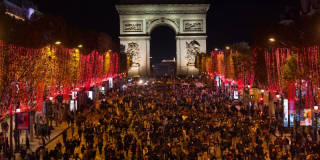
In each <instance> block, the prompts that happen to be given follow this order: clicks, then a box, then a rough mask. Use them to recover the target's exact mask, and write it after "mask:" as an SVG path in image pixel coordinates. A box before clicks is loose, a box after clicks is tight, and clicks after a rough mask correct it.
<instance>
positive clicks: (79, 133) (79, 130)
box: [78, 127, 83, 142]
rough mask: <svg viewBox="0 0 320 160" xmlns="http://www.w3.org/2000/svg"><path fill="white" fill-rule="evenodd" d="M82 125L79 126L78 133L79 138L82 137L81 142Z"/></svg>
mask: <svg viewBox="0 0 320 160" xmlns="http://www.w3.org/2000/svg"><path fill="white" fill-rule="evenodd" d="M82 132H83V131H82V127H79V128H78V135H79V138H80V142H81V138H82Z"/></svg>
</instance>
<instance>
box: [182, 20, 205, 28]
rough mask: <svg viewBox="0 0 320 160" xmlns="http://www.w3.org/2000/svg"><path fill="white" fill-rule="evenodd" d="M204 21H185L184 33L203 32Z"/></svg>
mask: <svg viewBox="0 0 320 160" xmlns="http://www.w3.org/2000/svg"><path fill="white" fill-rule="evenodd" d="M202 24H203V21H202V20H184V21H183V26H184V28H183V29H184V31H202V30H203V25H202Z"/></svg>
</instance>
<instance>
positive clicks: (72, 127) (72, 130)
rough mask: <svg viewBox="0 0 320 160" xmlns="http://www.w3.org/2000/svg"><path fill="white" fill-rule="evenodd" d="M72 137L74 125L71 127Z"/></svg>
mask: <svg viewBox="0 0 320 160" xmlns="http://www.w3.org/2000/svg"><path fill="white" fill-rule="evenodd" d="M71 133H72V134H71V135H72V137H73V133H74V126H73V125H71Z"/></svg>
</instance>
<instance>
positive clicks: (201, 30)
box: [116, 0, 209, 77]
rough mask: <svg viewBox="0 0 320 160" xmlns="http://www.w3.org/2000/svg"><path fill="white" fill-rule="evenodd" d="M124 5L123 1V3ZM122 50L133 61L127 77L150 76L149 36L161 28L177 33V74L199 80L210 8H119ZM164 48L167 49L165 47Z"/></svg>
mask: <svg viewBox="0 0 320 160" xmlns="http://www.w3.org/2000/svg"><path fill="white" fill-rule="evenodd" d="M120 1H121V0H120ZM116 8H117V10H118V12H119V16H120V37H119V38H120V43H121V50H122V51H123V52H125V54H127V55H128V56H130V57H131V61H132V66H131V67H130V69H129V71H128V77H133V76H134V75H140V76H142V77H143V76H151V75H150V67H151V66H150V34H151V32H152V31H153V30H154V29H155V28H156V27H158V26H162V25H165V26H168V27H170V28H172V29H173V30H174V31H175V33H176V47H177V48H176V51H177V55H176V64H177V66H176V71H177V73H176V74H177V75H180V76H189V77H191V76H192V75H193V76H199V70H198V69H197V68H195V59H196V56H197V54H199V53H201V52H206V39H207V35H206V13H207V10H208V9H209V5H208V4H123V3H122V4H119V5H117V6H116ZM164 47H165V46H164Z"/></svg>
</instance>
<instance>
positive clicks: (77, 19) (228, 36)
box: [34, 0, 300, 51]
mask: <svg viewBox="0 0 320 160" xmlns="http://www.w3.org/2000/svg"><path fill="white" fill-rule="evenodd" d="M34 2H35V4H37V5H38V9H39V11H40V12H42V13H49V14H53V15H56V16H61V17H63V18H64V19H65V20H66V22H67V25H69V26H74V27H78V28H82V29H92V30H97V31H101V32H105V33H107V34H109V35H110V36H112V37H113V40H114V41H115V42H119V38H118V37H119V34H120V31H119V15H118V12H117V10H116V8H115V5H116V4H118V3H119V2H118V1H117V0H95V1H88V0H34ZM207 3H209V4H210V5H211V6H210V9H209V10H208V12H207V35H208V38H207V50H208V51H210V50H214V48H224V47H225V46H230V45H232V44H234V43H238V42H242V41H245V42H248V43H249V44H251V42H252V39H251V28H252V27H253V26H254V25H255V24H257V23H268V22H279V21H280V16H281V14H284V12H285V6H286V5H290V4H294V3H295V4H299V3H300V0H207ZM159 29H160V30H161V28H159ZM160 32H161V31H160ZM166 34H167V33H165V32H163V36H166ZM151 38H152V37H151ZM155 41H157V40H155ZM159 42H160V40H159ZM159 45H160V44H159Z"/></svg>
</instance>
